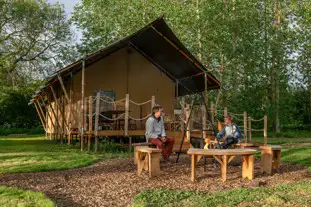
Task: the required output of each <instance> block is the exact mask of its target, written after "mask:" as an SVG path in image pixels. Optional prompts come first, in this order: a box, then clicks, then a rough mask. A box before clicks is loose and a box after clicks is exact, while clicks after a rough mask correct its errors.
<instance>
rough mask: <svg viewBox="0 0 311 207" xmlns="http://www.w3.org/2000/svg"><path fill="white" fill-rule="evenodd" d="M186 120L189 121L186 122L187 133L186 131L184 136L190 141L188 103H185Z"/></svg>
mask: <svg viewBox="0 0 311 207" xmlns="http://www.w3.org/2000/svg"><path fill="white" fill-rule="evenodd" d="M186 122H187V123H189V124H187V128H186V129H187V133H186V137H187V141H188V142H190V135H191V132H190V131H191V119H190V105H189V104H186Z"/></svg>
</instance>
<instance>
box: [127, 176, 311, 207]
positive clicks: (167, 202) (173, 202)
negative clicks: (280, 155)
mask: <svg viewBox="0 0 311 207" xmlns="http://www.w3.org/2000/svg"><path fill="white" fill-rule="evenodd" d="M310 192H311V182H298V183H296V184H291V185H289V184H287V185H279V186H276V187H269V188H255V189H245V188H237V189H234V190H229V191H222V192H217V193H200V192H194V191H180V190H166V189H157V190H146V191H144V192H141V193H140V194H138V195H137V196H136V197H135V201H134V203H133V204H132V206H133V207H143V206H154V207H156V206H166V207H169V206H172V207H173V206H187V207H191V206H193V207H194V206H195V207H200V206H219V207H220V206H276V207H277V206H279V207H285V206H288V207H289V206H301V207H302V206H306V207H307V206H310V204H311V193H310Z"/></svg>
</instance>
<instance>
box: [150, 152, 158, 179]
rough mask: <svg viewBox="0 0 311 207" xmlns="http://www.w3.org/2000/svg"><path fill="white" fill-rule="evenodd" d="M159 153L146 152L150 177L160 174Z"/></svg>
mask: <svg viewBox="0 0 311 207" xmlns="http://www.w3.org/2000/svg"><path fill="white" fill-rule="evenodd" d="M160 155H161V153H152V154H151V153H148V157H149V177H150V178H151V177H156V176H159V175H160Z"/></svg>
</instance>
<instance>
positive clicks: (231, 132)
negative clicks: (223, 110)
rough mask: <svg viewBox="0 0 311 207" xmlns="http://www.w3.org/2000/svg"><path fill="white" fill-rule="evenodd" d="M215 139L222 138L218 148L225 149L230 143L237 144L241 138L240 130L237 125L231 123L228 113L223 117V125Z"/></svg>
mask: <svg viewBox="0 0 311 207" xmlns="http://www.w3.org/2000/svg"><path fill="white" fill-rule="evenodd" d="M216 138H217V140H218V141H219V139H221V138H224V143H222V144H220V146H219V147H218V148H224V149H227V148H228V147H229V146H230V145H232V144H237V143H238V142H239V141H240V140H241V130H240V128H239V126H238V125H236V124H235V123H232V117H231V116H230V115H228V116H227V117H225V127H224V128H223V129H222V130H221V131H219V132H218V134H217V136H216Z"/></svg>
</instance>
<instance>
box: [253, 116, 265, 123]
mask: <svg viewBox="0 0 311 207" xmlns="http://www.w3.org/2000/svg"><path fill="white" fill-rule="evenodd" d="M264 119H265V117H263V118H262V119H257V120H256V119H252V121H255V122H259V121H263V120H264Z"/></svg>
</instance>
